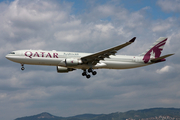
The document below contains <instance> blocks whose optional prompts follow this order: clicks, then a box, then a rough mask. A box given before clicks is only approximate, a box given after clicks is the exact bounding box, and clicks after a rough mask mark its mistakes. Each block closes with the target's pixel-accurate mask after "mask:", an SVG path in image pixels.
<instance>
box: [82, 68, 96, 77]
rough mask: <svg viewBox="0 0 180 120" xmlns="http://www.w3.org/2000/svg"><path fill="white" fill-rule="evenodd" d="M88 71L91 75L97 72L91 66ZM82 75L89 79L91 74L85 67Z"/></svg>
mask: <svg viewBox="0 0 180 120" xmlns="http://www.w3.org/2000/svg"><path fill="white" fill-rule="evenodd" d="M88 72H89V73H92V75H96V74H97V72H96V71H93V69H92V68H89V69H88ZM82 76H86V78H87V79H89V78H90V77H91V75H90V74H88V73H87V72H86V69H85V70H84V71H83V73H82Z"/></svg>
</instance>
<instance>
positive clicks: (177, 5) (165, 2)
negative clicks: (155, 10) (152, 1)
mask: <svg viewBox="0 0 180 120" xmlns="http://www.w3.org/2000/svg"><path fill="white" fill-rule="evenodd" d="M157 4H158V5H159V6H160V7H161V8H162V9H163V10H164V11H166V12H180V1H179V0H158V1H157Z"/></svg>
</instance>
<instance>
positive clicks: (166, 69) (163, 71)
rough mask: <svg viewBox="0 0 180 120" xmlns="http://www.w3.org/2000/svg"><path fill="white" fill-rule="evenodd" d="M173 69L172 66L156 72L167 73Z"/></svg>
mask: <svg viewBox="0 0 180 120" xmlns="http://www.w3.org/2000/svg"><path fill="white" fill-rule="evenodd" d="M171 68H172V67H171V66H165V67H163V68H161V69H158V70H156V72H157V73H159V74H163V73H167V72H169V71H170V70H171Z"/></svg>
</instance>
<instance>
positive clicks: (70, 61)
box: [65, 58, 82, 67]
mask: <svg viewBox="0 0 180 120" xmlns="http://www.w3.org/2000/svg"><path fill="white" fill-rule="evenodd" d="M65 64H66V66H67V67H68V66H69V67H71V66H77V65H80V64H82V61H81V60H80V59H75V58H67V59H66V60H65Z"/></svg>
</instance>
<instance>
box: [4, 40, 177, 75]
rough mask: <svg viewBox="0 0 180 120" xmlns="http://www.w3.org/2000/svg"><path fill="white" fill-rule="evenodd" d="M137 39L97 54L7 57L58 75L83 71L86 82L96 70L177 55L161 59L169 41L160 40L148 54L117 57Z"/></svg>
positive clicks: (31, 53) (37, 52) (20, 53)
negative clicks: (46, 68) (49, 67)
mask: <svg viewBox="0 0 180 120" xmlns="http://www.w3.org/2000/svg"><path fill="white" fill-rule="evenodd" d="M135 39H136V37H133V38H132V39H131V40H129V41H128V42H126V43H124V44H121V45H118V46H115V47H112V48H109V49H106V50H103V51H100V52H96V53H80V52H64V51H56V50H52V51H45V50H16V51H12V52H10V53H9V54H7V55H6V58H7V59H9V60H11V61H13V62H16V63H20V64H21V66H22V67H21V70H24V69H25V68H24V64H29V65H48V66H56V68H57V72H58V73H68V72H70V71H74V70H76V69H82V70H83V73H82V76H86V78H87V79H89V78H90V77H91V75H90V74H92V75H96V74H97V72H96V71H95V69H130V68H137V67H143V66H147V65H152V64H155V63H159V62H163V61H166V59H165V58H167V57H169V56H172V55H174V54H167V55H164V56H160V55H161V52H162V50H163V48H164V45H165V44H166V41H167V39H168V38H166V37H160V38H159V39H158V40H157V41H156V42H155V43H154V44H153V46H151V47H150V48H149V49H148V50H147V51H146V52H144V53H142V54H140V55H138V56H127V55H115V54H116V53H117V51H118V50H120V49H122V48H124V47H126V46H128V45H130V44H132V43H133V42H134V41H135Z"/></svg>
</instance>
